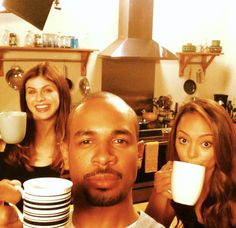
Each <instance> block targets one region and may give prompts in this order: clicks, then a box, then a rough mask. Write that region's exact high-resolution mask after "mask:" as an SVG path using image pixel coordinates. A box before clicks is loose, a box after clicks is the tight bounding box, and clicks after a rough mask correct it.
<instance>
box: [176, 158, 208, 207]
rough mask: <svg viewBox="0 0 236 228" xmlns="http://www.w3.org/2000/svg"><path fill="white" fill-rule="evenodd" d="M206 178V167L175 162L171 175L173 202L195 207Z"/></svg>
mask: <svg viewBox="0 0 236 228" xmlns="http://www.w3.org/2000/svg"><path fill="white" fill-rule="evenodd" d="M204 178H205V167H204V166H201V165H196V164H192V163H187V162H181V161H174V162H173V170H172V175H171V192H172V197H173V200H174V201H175V202H177V203H181V204H185V205H194V204H195V203H196V202H197V200H198V198H199V196H200V194H201V191H202V187H203V183H204Z"/></svg>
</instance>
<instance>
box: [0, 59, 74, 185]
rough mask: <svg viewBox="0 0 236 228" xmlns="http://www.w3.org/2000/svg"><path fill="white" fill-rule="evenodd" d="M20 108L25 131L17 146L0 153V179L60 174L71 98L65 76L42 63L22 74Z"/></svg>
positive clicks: (63, 166) (21, 179)
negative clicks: (25, 123)
mask: <svg viewBox="0 0 236 228" xmlns="http://www.w3.org/2000/svg"><path fill="white" fill-rule="evenodd" d="M19 92H20V106H21V111H24V112H26V113H27V130H26V135H25V138H24V140H23V141H22V142H21V143H20V144H18V145H6V147H5V151H4V152H2V153H0V180H1V179H18V180H20V181H21V182H22V183H23V182H24V181H25V180H27V179H30V178H35V177H42V176H61V175H63V173H64V171H65V169H66V168H67V167H66V160H65V159H64V158H65V156H64V154H65V153H66V144H65V124H66V119H67V117H68V115H69V112H70V105H71V97H70V90H69V86H68V83H67V81H66V78H65V77H64V76H63V75H61V74H60V73H59V72H58V71H57V69H56V68H55V67H54V66H52V65H51V64H49V63H48V62H44V63H41V64H38V65H36V66H35V67H33V68H32V69H30V70H29V71H28V72H26V73H25V74H24V76H23V79H22V83H21V88H20V91H19Z"/></svg>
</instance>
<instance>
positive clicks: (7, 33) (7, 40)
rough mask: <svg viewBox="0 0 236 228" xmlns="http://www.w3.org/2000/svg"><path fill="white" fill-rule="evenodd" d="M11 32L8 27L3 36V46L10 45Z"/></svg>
mask: <svg viewBox="0 0 236 228" xmlns="http://www.w3.org/2000/svg"><path fill="white" fill-rule="evenodd" d="M9 34H10V32H9V31H8V30H7V29H5V30H4V33H3V36H2V46H8V45H9Z"/></svg>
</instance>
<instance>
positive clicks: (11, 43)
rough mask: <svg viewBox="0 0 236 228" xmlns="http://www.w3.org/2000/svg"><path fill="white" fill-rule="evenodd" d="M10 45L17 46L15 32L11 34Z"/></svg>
mask: <svg viewBox="0 0 236 228" xmlns="http://www.w3.org/2000/svg"><path fill="white" fill-rule="evenodd" d="M9 46H11V47H16V46H17V36H16V34H15V33H10V34H9Z"/></svg>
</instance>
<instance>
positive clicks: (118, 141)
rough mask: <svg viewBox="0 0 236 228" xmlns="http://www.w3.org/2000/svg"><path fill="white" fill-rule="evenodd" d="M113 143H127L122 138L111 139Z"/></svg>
mask: <svg viewBox="0 0 236 228" xmlns="http://www.w3.org/2000/svg"><path fill="white" fill-rule="evenodd" d="M113 143H115V144H125V143H127V141H126V140H124V139H115V140H114V141H113Z"/></svg>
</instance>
